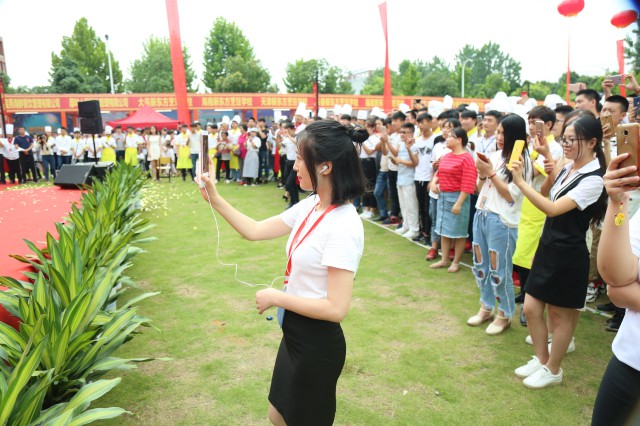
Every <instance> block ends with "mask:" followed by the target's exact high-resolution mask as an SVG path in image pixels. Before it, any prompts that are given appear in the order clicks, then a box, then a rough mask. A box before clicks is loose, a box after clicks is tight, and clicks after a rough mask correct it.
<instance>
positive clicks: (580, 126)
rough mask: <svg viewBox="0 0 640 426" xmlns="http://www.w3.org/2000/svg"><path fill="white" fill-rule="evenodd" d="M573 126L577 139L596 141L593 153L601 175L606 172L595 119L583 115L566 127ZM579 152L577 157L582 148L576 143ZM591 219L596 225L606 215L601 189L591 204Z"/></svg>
mask: <svg viewBox="0 0 640 426" xmlns="http://www.w3.org/2000/svg"><path fill="white" fill-rule="evenodd" d="M569 126H573V129H574V130H575V132H576V136H577V137H578V139H581V140H585V141H590V140H592V139H595V140H596V144H595V146H594V147H593V152H594V154H595V156H596V158H597V159H598V163H599V164H600V171H601V172H602V175H604V173H606V171H607V163H606V161H605V159H604V150H603V148H602V124H600V120H598V119H597V118H593V117H590V116H588V115H585V116H583V117H580V118H578V119H576V120H574V121H572V122H571V123H570V124H569V125H568V126H567V127H569ZM578 144H579V150H578V155H579V156H580V155H582V152H583V151H582V150H583V148H584V146H583V145H582V144H581V143H580V141H578ZM593 212H594V214H593V217H592V218H591V224H592V225H597V224H599V223H601V222H602V221H603V220H604V216H605V214H606V213H607V193H606V191H605V190H604V189H603V190H602V194H601V195H600V198H598V201H596V202H595V203H594V204H593Z"/></svg>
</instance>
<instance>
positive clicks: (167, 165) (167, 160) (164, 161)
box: [158, 157, 171, 182]
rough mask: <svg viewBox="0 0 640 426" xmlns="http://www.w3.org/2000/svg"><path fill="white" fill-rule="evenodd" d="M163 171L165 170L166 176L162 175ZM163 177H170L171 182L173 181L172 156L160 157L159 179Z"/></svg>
mask: <svg viewBox="0 0 640 426" xmlns="http://www.w3.org/2000/svg"><path fill="white" fill-rule="evenodd" d="M162 172H165V175H164V176H162ZM163 177H165V178H169V182H171V157H160V160H158V179H162V178H163Z"/></svg>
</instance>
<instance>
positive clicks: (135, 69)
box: [126, 36, 196, 93]
mask: <svg viewBox="0 0 640 426" xmlns="http://www.w3.org/2000/svg"><path fill="white" fill-rule="evenodd" d="M142 49H143V52H142V55H141V56H140V59H136V60H135V61H133V63H132V64H131V69H130V72H131V79H129V80H128V81H127V82H126V88H127V90H128V91H130V92H133V93H166V92H173V90H174V89H173V67H172V64H171V47H170V45H169V39H167V38H158V37H154V36H151V37H149V39H148V40H147V41H145V42H144V44H143V47H142ZM182 55H183V56H184V70H185V75H186V80H187V90H188V91H190V92H193V91H195V90H194V87H193V83H194V80H195V79H196V73H195V71H193V68H192V67H191V57H190V56H189V51H188V50H187V48H186V46H185V47H183V48H182Z"/></svg>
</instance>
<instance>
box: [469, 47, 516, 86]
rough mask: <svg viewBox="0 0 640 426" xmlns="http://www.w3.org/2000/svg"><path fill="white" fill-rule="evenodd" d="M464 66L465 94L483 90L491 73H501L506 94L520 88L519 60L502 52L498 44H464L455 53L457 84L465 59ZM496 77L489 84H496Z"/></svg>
mask: <svg viewBox="0 0 640 426" xmlns="http://www.w3.org/2000/svg"><path fill="white" fill-rule="evenodd" d="M469 58H471V60H469V61H467V62H466V66H465V85H464V86H465V87H464V88H465V96H472V97H475V96H478V95H479V93H480V92H481V91H484V84H485V82H486V80H487V78H488V77H489V76H490V75H492V74H501V75H502V79H503V80H504V82H505V83H506V85H505V86H504V87H505V88H506V89H508V90H505V92H506V93H507V94H510V93H513V92H515V91H516V90H518V89H519V88H520V71H521V70H522V66H521V65H520V62H518V61H516V60H515V59H513V58H512V57H511V56H510V55H509V54H506V53H504V52H502V50H501V48H500V45H499V44H497V43H493V42H489V43H486V44H485V45H484V46H482V47H481V48H480V49H476V48H475V47H473V46H471V45H468V44H467V45H465V46H464V47H463V48H462V49H460V51H459V52H458V54H457V55H456V73H457V75H458V84H459V83H460V82H461V80H462V64H463V63H464V61H465V60H466V59H469ZM496 81H497V80H496V78H495V77H493V79H492V82H491V84H492V85H493V86H495V85H496Z"/></svg>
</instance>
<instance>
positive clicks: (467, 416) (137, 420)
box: [97, 180, 614, 426]
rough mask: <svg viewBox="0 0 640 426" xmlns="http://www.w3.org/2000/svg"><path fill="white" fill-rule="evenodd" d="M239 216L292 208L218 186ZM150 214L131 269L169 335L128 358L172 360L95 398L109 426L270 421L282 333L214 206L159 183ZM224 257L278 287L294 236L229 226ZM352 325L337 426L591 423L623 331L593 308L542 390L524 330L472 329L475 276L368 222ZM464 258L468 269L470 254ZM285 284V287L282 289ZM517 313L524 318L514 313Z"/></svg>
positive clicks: (231, 252) (347, 327)
mask: <svg viewBox="0 0 640 426" xmlns="http://www.w3.org/2000/svg"><path fill="white" fill-rule="evenodd" d="M220 191H221V193H222V194H223V195H224V196H225V197H226V198H227V199H228V200H229V201H230V202H231V203H232V204H234V205H235V206H236V207H237V208H239V209H240V211H242V212H245V213H247V214H249V215H250V216H252V217H254V218H266V217H269V216H271V215H275V214H278V213H280V212H281V211H282V210H283V208H284V207H285V203H284V201H283V200H282V199H281V196H282V191H281V190H278V189H276V188H275V185H273V184H270V185H269V186H268V187H247V188H245V187H240V186H237V185H224V184H222V185H220ZM145 200H146V201H145V206H146V208H148V209H149V211H148V212H147V213H145V216H146V217H147V218H149V219H151V221H152V222H153V223H156V224H157V227H156V228H155V229H154V230H153V231H151V232H150V235H154V236H156V237H157V238H158V239H157V241H154V242H152V243H150V244H147V245H145V246H144V248H145V249H146V250H147V251H148V252H147V253H144V254H142V255H140V256H138V257H136V259H135V265H134V266H133V267H132V268H131V269H129V271H128V272H129V274H130V275H131V276H132V277H133V278H134V279H135V280H136V281H137V282H138V283H139V284H140V286H141V287H142V288H143V289H144V290H145V291H161V292H162V294H161V295H159V296H157V297H155V298H151V299H147V300H146V301H144V302H142V303H141V305H140V312H141V313H142V314H143V315H145V316H148V317H150V318H152V319H153V320H154V321H155V324H156V325H157V326H158V327H159V328H160V329H161V330H162V331H161V332H157V331H154V330H144V334H142V335H139V336H137V337H136V338H135V339H134V340H133V341H132V342H130V343H128V344H127V345H125V346H124V347H123V348H122V349H121V350H120V351H119V352H118V354H117V355H118V356H122V357H142V356H157V357H171V358H172V359H173V361H168V362H152V363H145V364H141V365H139V369H138V370H134V371H128V372H123V373H122V377H123V381H122V383H121V384H120V385H119V386H118V387H116V388H115V389H114V390H113V391H112V392H110V393H109V394H107V395H106V396H105V397H103V398H102V399H100V400H99V401H97V402H98V403H99V404H97V405H99V406H103V407H108V406H119V407H123V408H125V409H126V410H129V411H131V412H132V413H133V414H132V415H130V416H123V417H121V418H118V419H115V420H112V421H108V422H104V423H103V424H109V425H119V426H120V425H264V424H268V420H267V414H266V413H267V406H268V402H267V394H268V390H269V383H270V380H271V371H272V368H273V364H274V360H275V356H276V351H277V348H278V345H279V342H280V338H281V331H280V329H279V327H278V323H277V321H276V320H275V319H274V320H273V321H267V320H266V318H265V317H266V316H267V315H272V316H274V317H275V309H272V310H270V311H268V312H267V313H265V314H264V315H262V316H260V315H258V314H257V313H256V309H255V298H254V294H255V292H256V290H258V289H259V288H251V287H248V286H246V285H242V284H239V283H238V282H236V280H235V279H234V267H232V266H221V265H220V264H219V263H218V262H217V260H216V242H217V238H216V230H215V225H214V220H213V217H212V215H211V211H210V210H209V207H208V206H207V204H206V203H205V202H204V201H203V200H202V198H201V196H200V195H199V193H198V191H197V187H196V185H194V184H192V183H190V182H189V183H183V182H182V181H181V180H174V181H173V182H172V183H168V182H167V181H166V180H163V182H162V183H161V184H150V185H149V186H148V189H147V191H146V196H145ZM220 233H221V243H220V259H221V261H222V262H225V263H236V262H237V263H239V264H240V266H239V270H238V278H239V279H241V280H243V281H248V282H254V283H271V281H272V279H273V278H275V277H277V276H279V275H282V272H283V269H284V267H285V263H286V257H285V254H284V245H285V242H286V240H285V238H281V239H279V240H275V241H267V242H249V241H245V240H243V239H242V238H240V237H239V236H238V235H237V234H236V233H235V232H234V231H233V230H232V229H231V228H230V227H229V226H228V225H227V224H226V223H220ZM365 236H366V241H365V250H364V256H363V259H362V261H361V263H360V270H359V272H358V276H357V279H356V282H355V288H354V294H353V301H352V304H351V311H350V313H349V316H348V317H347V318H346V320H345V321H344V322H343V324H342V325H343V329H344V331H345V335H346V339H347V361H346V365H345V368H344V371H343V373H342V376H341V378H340V380H339V382H338V409H337V416H336V424H339V425H389V424H397V425H452V424H456V425H458V424H464V425H496V424H498V425H503V424H504V425H514V424H515V425H518V424H522V425H529V424H531V425H534V424H535V425H537V424H560V425H562V424H566V425H578V424H589V422H590V419H591V412H592V407H593V402H594V399H595V396H596V392H597V389H598V385H599V383H600V379H601V377H602V374H603V372H604V369H605V367H606V364H607V362H608V360H609V358H610V356H611V349H610V348H611V341H612V339H613V337H614V334H612V333H607V332H605V331H604V320H605V319H604V318H603V317H601V316H597V315H594V314H592V313H589V312H586V313H584V314H583V315H582V318H581V319H580V324H579V326H578V330H577V332H576V336H575V337H576V346H577V350H576V352H574V353H572V354H569V355H568V356H567V357H566V359H565V362H564V363H563V368H564V370H565V382H564V383H563V384H562V385H561V386H557V387H553V388H550V389H546V390H541V391H532V390H528V389H526V388H525V387H524V386H523V385H522V381H521V380H520V379H518V378H516V377H515V376H514V374H513V370H514V368H516V367H518V366H520V365H522V364H524V363H526V362H527V361H528V360H529V359H530V357H531V355H533V348H532V347H531V346H529V345H527V344H526V343H525V342H524V339H525V336H526V335H527V330H526V328H525V327H521V326H520V325H519V324H518V323H517V318H516V323H515V324H514V325H513V327H512V329H510V330H507V332H506V333H504V334H503V335H502V336H498V337H490V336H487V335H486V334H485V333H484V327H480V328H472V327H469V326H467V325H466V320H467V318H468V317H469V316H471V315H473V314H474V313H476V311H477V309H478V298H479V292H478V289H477V287H476V284H475V280H474V279H473V276H472V273H471V271H470V270H469V269H468V268H462V270H461V271H460V273H458V274H448V273H447V272H446V270H438V271H433V270H430V269H429V268H428V264H427V262H425V261H424V260H423V259H424V255H425V250H424V249H423V248H421V247H419V246H417V245H415V244H412V243H410V242H408V241H407V240H406V239H404V238H402V237H399V236H396V235H394V234H392V233H391V232H389V231H387V230H385V229H382V228H380V227H378V226H376V225H373V224H371V223H367V224H365ZM465 259H466V260H465V263H470V258H469V255H465ZM275 286H277V287H279V286H280V280H278V281H276V284H275ZM518 313H519V311H518Z"/></svg>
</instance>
